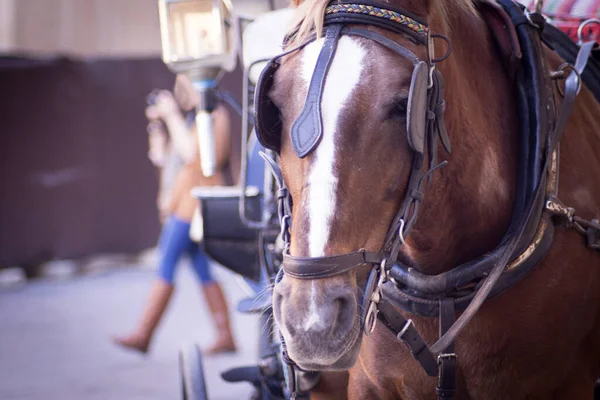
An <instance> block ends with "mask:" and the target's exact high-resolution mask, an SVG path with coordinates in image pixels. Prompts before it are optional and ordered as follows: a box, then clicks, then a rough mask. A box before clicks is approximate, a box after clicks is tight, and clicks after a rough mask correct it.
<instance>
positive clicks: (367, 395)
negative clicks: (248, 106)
mask: <svg viewBox="0 0 600 400" xmlns="http://www.w3.org/2000/svg"><path fill="white" fill-rule="evenodd" d="M475 3H477V2H475ZM327 4H328V0H307V1H306V2H305V3H304V4H302V5H301V6H300V8H299V10H298V13H299V21H300V28H299V29H296V30H295V35H296V38H295V42H296V43H301V42H303V41H304V39H306V38H308V35H309V33H310V32H311V31H316V32H318V33H320V32H321V30H322V25H323V15H324V10H325V8H326V6H327ZM385 4H387V5H389V7H390V8H393V9H402V10H405V11H406V12H407V14H409V15H411V16H413V17H414V18H415V19H417V20H422V21H428V26H429V29H430V30H431V31H432V32H435V33H439V34H443V35H445V36H447V37H448V38H449V39H450V42H451V43H452V44H453V50H452V54H451V56H450V57H449V58H448V59H446V60H445V61H444V62H442V63H440V64H439V65H438V66H437V68H438V70H439V71H440V72H441V75H442V76H443V79H444V81H445V91H446V96H445V101H446V106H447V108H446V112H445V125H446V127H447V132H448V136H449V139H450V141H451V143H452V152H451V154H450V155H448V156H445V152H444V151H443V150H442V149H441V148H440V150H439V154H437V156H438V157H440V158H443V157H447V160H448V161H449V163H448V165H447V166H446V167H445V168H443V169H441V170H440V171H439V172H437V173H436V175H435V178H434V179H433V182H432V184H431V186H430V188H429V189H428V190H427V191H426V196H425V199H424V201H423V203H422V204H421V206H420V210H419V216H418V219H417V220H416V223H415V224H414V226H413V227H412V229H411V231H410V235H408V237H407V238H406V240H405V241H404V238H403V241H404V244H403V245H402V246H401V248H400V254H399V255H398V259H399V260H402V261H403V262H404V263H405V264H408V265H410V266H411V268H412V269H414V270H416V271H418V272H420V273H421V274H423V275H425V276H430V275H436V274H441V273H444V272H446V271H450V270H452V269H453V268H455V267H456V266H457V265H460V264H463V263H465V262H467V261H469V260H472V259H474V258H476V257H478V256H481V255H483V254H485V253H486V252H489V251H491V250H492V249H494V248H495V247H496V246H497V245H498V244H499V242H500V241H501V239H502V237H503V235H504V234H505V232H506V230H507V228H508V227H509V224H510V223H511V216H512V210H513V208H514V207H515V202H516V196H517V194H516V189H515V187H516V186H517V185H516V182H517V180H518V177H519V174H521V173H522V171H520V170H519V167H518V164H519V162H518V156H517V155H518V153H519V143H520V142H519V139H518V135H519V128H518V127H519V116H518V115H519V114H518V112H519V110H518V107H517V104H516V101H515V96H516V89H515V85H514V84H513V79H514V75H511V73H510V71H509V70H508V69H507V68H505V63H503V62H502V61H501V59H500V58H501V55H500V54H499V52H498V47H499V46H498V45H497V43H496V41H495V40H494V38H493V37H492V34H491V31H490V28H489V27H488V25H487V24H486V23H485V21H484V19H483V18H482V16H481V14H480V12H479V11H478V9H477V8H476V7H475V5H474V2H472V1H471V0H452V1H447V0H389V1H388V2H386V3H385ZM368 29H369V31H372V32H376V33H378V34H379V35H381V36H385V37H386V38H389V39H391V40H393V41H394V42H395V43H397V44H398V45H400V46H401V47H402V48H404V49H408V50H410V51H411V52H413V53H414V54H415V55H416V56H417V57H418V58H419V59H421V60H427V59H428V54H427V46H423V45H421V44H419V43H417V42H416V41H415V40H413V39H412V38H411V37H410V35H405V34H401V33H396V32H392V31H390V30H388V29H384V28H382V27H380V26H369V27H368ZM509 39H510V38H509ZM323 42H324V39H318V40H316V41H314V42H312V43H310V44H308V45H306V46H305V47H303V48H301V49H300V50H298V51H296V52H293V53H291V54H290V55H288V56H286V57H284V58H283V59H282V62H281V67H280V68H279V69H278V70H277V72H276V74H275V75H274V83H273V86H272V89H271V90H270V92H269V97H270V99H271V100H272V101H273V103H274V104H275V105H276V106H277V107H278V108H279V111H280V118H281V126H282V132H283V134H282V135H281V147H280V154H279V155H280V158H279V164H280V165H281V168H282V171H283V176H284V180H285V183H286V186H287V187H288V188H289V193H290V194H291V199H292V201H293V209H292V210H293V211H292V220H291V229H290V237H289V243H290V248H289V253H290V256H292V257H313V258H319V257H325V256H334V255H338V254H346V253H349V252H354V251H357V250H359V249H365V250H367V251H369V252H374V253H377V252H380V251H381V249H382V246H383V245H384V243H385V241H386V234H387V232H388V228H389V227H390V224H391V222H392V221H393V220H394V218H395V216H396V214H397V212H398V209H399V208H400V207H401V203H402V201H403V199H404V198H405V196H406V193H405V192H406V187H407V185H408V184H409V176H410V174H411V172H410V171H411V168H412V165H411V160H412V159H413V152H414V149H413V147H414V144H412V143H410V142H409V141H408V140H407V134H408V132H407V128H405V126H406V118H407V108H409V107H410V105H409V104H407V102H408V101H409V94H410V85H411V77H412V76H413V64H411V62H409V60H407V58H406V57H401V56H399V55H398V53H397V52H395V51H392V50H390V49H389V48H387V47H385V46H382V45H380V44H379V43H376V42H375V41H373V40H369V39H367V38H362V37H355V36H349V35H343V34H342V36H341V37H340V39H339V40H338V42H337V48H336V51H335V55H334V56H333V59H332V60H331V62H330V64H329V65H328V66H327V67H328V71H326V76H327V79H326V80H325V81H324V82H325V83H324V86H323V87H322V88H321V89H322V95H321V100H320V111H321V119H322V126H321V129H322V134H321V137H319V138H318V146H316V148H315V149H314V151H312V150H313V149H311V151H309V152H308V153H306V154H305V153H302V154H301V157H299V155H298V154H299V153H298V149H297V146H296V145H295V143H293V142H292V140H290V134H289V132H290V131H291V130H292V128H293V125H294V123H295V121H296V120H297V118H298V116H299V115H300V113H301V111H302V110H303V108H305V103H306V99H307V91H308V88H309V87H311V85H312V84H311V79H313V78H314V76H315V74H316V73H317V72H315V65H318V64H319V63H318V58H319V56H320V51H321V46H323ZM290 46H291V45H290ZM445 52H446V45H445V44H444V43H443V41H436V45H435V54H437V55H439V54H444V53H445ZM500 53H502V52H500ZM546 56H547V57H548V60H549V64H550V66H551V68H552V69H553V70H556V69H557V68H558V66H559V65H560V64H561V63H562V60H561V59H560V58H559V57H558V56H557V55H555V54H554V53H553V52H551V51H550V50H547V51H546ZM554 95H555V97H556V98H557V99H559V100H558V101H559V103H560V96H559V95H558V93H555V94H554ZM599 126H600V105H599V104H598V103H597V102H596V100H595V98H594V97H593V95H592V94H591V93H590V92H589V91H588V90H587V89H586V88H583V89H582V90H581V92H580V93H579V95H578V97H577V102H576V104H575V109H574V111H573V113H572V115H571V117H570V120H569V122H568V125H567V127H566V130H565V134H564V138H563V139H562V141H561V149H560V150H561V151H560V169H559V172H560V178H561V179H560V188H559V197H560V198H561V199H562V200H563V201H564V202H565V203H566V204H568V205H569V206H571V207H574V208H575V209H576V210H577V213H578V214H579V215H580V216H582V217H585V218H593V217H594V216H595V217H598V216H600V181H599V178H598V177H599V176H600V134H599V128H598V127H599ZM435 151H436V152H437V149H436V150H435ZM431 156H432V155H431V154H430V157H431ZM599 267H600V255H599V254H597V253H596V252H594V251H592V250H590V249H589V248H586V246H585V243H584V242H582V239H581V237H580V236H579V235H578V234H577V233H576V232H575V231H573V230H567V229H566V228H564V227H557V229H556V233H555V235H554V241H553V245H552V248H551V250H550V251H549V253H548V254H547V255H546V257H545V258H544V259H543V261H542V262H540V263H539V264H538V265H536V267H535V268H534V269H533V270H532V271H531V272H530V273H529V274H528V275H527V276H526V277H525V278H524V279H523V280H521V281H520V282H518V283H517V284H515V285H514V286H512V287H511V288H510V289H509V290H507V291H505V292H503V293H502V294H499V295H498V296H496V297H494V298H492V299H490V300H488V301H487V302H486V303H485V304H484V305H483V306H482V308H481V309H480V310H479V311H478V313H477V314H476V315H475V317H474V318H473V319H472V320H471V321H470V323H469V324H468V325H467V326H466V327H465V329H463V330H462V331H461V332H460V334H459V335H458V336H457V338H456V341H455V346H456V348H455V352H456V354H458V373H457V387H458V388H457V389H458V390H457V393H456V398H460V399H487V400H490V399H586V398H591V397H592V393H593V386H594V382H595V380H596V378H597V377H598V376H600V319H599V317H600V314H599V312H600V268H599ZM370 268H371V267H370V266H369V265H362V266H361V267H359V268H352V269H348V270H347V271H345V272H343V273H337V274H335V275H332V276H329V277H321V278H320V279H296V278H294V277H292V276H290V275H289V274H284V275H283V277H282V279H281V281H280V282H278V283H277V284H276V286H275V291H274V299H273V306H274V315H275V318H276V321H277V323H278V325H279V327H280V330H281V332H282V335H283V338H284V339H285V343H286V346H287V352H288V355H289V356H290V357H291V359H293V360H294V361H295V362H296V363H297V364H298V365H299V366H300V367H303V368H306V369H312V370H331V369H333V370H346V369H349V376H350V378H349V385H348V396H349V398H351V399H398V398H402V399H432V398H434V397H435V393H436V392H435V387H436V379H435V378H433V377H430V376H427V374H426V373H425V372H424V371H423V370H422V369H421V367H420V365H419V363H417V362H416V361H415V360H414V359H413V357H411V355H410V353H409V351H408V350H407V349H406V347H405V346H403V345H401V344H400V343H399V341H398V340H397V339H396V337H395V336H394V335H393V334H392V333H391V332H390V330H389V329H388V328H387V327H386V326H385V325H384V324H381V323H379V324H377V325H376V326H375V330H374V331H373V333H372V334H371V335H370V336H366V337H364V338H363V334H362V329H361V311H362V310H361V309H360V306H359V305H358V303H359V300H360V293H362V291H363V288H364V285H365V279H366V277H367V275H368V274H369V270H370ZM397 312H399V313H401V314H403V315H404V316H406V317H407V318H409V317H410V318H412V320H413V321H414V323H415V325H416V327H417V328H418V330H419V331H420V332H421V335H422V336H423V338H424V339H425V340H426V341H427V342H428V343H430V344H431V343H433V342H434V341H435V340H436V339H437V335H438V321H437V319H435V318H427V317H420V316H418V315H411V314H410V313H407V312H406V311H403V310H400V309H398V310H397Z"/></svg>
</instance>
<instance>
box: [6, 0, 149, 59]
mask: <svg viewBox="0 0 600 400" xmlns="http://www.w3.org/2000/svg"><path fill="white" fill-rule="evenodd" d="M0 51H3V52H7V51H9V52H26V53H66V54H74V55H80V56H125V55H126V56H134V57H135V56H148V55H160V32H159V25H158V8H157V1H156V0H0Z"/></svg>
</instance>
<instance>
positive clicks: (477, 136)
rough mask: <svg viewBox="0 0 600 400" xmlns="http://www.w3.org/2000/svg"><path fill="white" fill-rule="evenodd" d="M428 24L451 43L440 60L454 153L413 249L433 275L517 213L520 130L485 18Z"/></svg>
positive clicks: (499, 231)
mask: <svg viewBox="0 0 600 400" xmlns="http://www.w3.org/2000/svg"><path fill="white" fill-rule="evenodd" d="M430 25H431V27H432V30H433V31H434V32H440V30H441V33H444V34H446V35H447V36H449V37H450V39H451V42H452V44H453V52H452V55H451V57H450V58H449V59H447V60H446V61H444V62H443V63H441V64H440V65H439V68H440V70H441V72H442V74H443V77H444V80H445V84H446V104H447V111H446V125H447V128H448V132H449V136H450V139H451V141H452V154H451V155H450V156H449V157H448V160H449V165H448V166H447V167H445V168H444V169H443V170H442V171H441V172H440V173H438V175H437V177H436V179H435V182H434V184H433V186H432V188H431V189H430V190H429V192H428V193H427V194H426V198H425V202H424V204H423V208H422V212H421V214H420V216H419V221H418V223H417V225H416V226H415V230H414V231H413V233H412V234H411V237H412V244H413V246H414V247H413V248H412V249H408V251H409V252H410V253H411V254H410V255H411V256H412V257H413V258H414V259H415V261H417V263H418V264H419V265H420V266H421V268H422V272H424V273H427V274H435V273H440V272H443V271H445V270H448V269H451V268H453V267H455V266H456V265H457V264H459V263H463V262H466V261H468V260H470V259H472V258H475V257H477V256H478V255H481V254H483V253H485V252H486V251H489V250H491V249H493V248H494V247H495V246H496V245H497V244H498V243H499V241H500V240H501V237H502V235H503V234H504V232H505V231H506V229H507V227H508V223H509V220H510V216H511V212H512V204H513V198H514V187H515V184H514V182H515V180H516V162H517V161H516V154H517V145H516V132H517V129H516V109H515V106H514V102H513V100H512V99H513V94H512V91H511V89H509V88H510V87H511V86H512V85H511V84H510V81H509V79H508V77H507V75H506V74H505V72H504V70H503V69H502V63H501V62H500V60H498V56H497V54H496V52H495V51H494V47H493V43H492V41H491V40H492V39H491V38H490V36H489V33H488V30H487V27H486V25H485V23H484V22H483V21H481V20H480V19H479V17H477V16H475V15H470V14H469V15H467V14H460V13H458V15H456V16H454V17H452V19H451V20H445V21H443V22H439V21H435V20H432V21H430ZM438 27H439V28H438ZM448 28H449V30H448ZM436 29H438V30H437V31H436ZM444 29H445V31H444ZM436 52H437V49H436ZM437 53H438V54H442V50H441V49H440V51H439V52H437ZM409 243H410V242H409Z"/></svg>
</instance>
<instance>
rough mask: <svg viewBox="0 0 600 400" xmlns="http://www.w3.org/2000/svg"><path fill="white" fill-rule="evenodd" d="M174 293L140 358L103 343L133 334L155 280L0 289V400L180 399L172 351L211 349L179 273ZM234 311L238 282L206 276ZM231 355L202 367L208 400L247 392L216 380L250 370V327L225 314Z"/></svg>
mask: <svg viewBox="0 0 600 400" xmlns="http://www.w3.org/2000/svg"><path fill="white" fill-rule="evenodd" d="M181 267H182V268H180V271H179V272H178V274H179V275H178V277H177V291H176V294H175V296H174V299H173V301H172V304H171V306H170V309H169V310H167V314H166V316H165V318H164V319H163V322H162V325H161V326H160V327H159V329H158V331H157V334H156V336H155V339H154V342H153V345H152V349H151V353H150V354H149V355H148V356H146V357H144V356H140V355H138V354H134V353H132V352H128V351H124V350H121V349H119V348H117V347H116V346H114V345H113V344H112V342H111V341H110V337H111V335H112V334H115V333H117V334H118V333H125V332H127V331H129V330H130V329H131V328H133V326H134V324H135V323H136V322H137V320H138V318H139V315H140V313H141V311H142V308H143V305H144V301H145V300H146V296H147V294H148V289H149V286H150V282H151V280H152V278H153V277H154V272H153V271H151V270H148V269H140V268H134V266H131V267H124V268H118V269H112V270H109V271H105V272H103V273H100V274H96V275H94V276H83V277H76V278H71V279H68V280H60V281H56V280H54V281H48V280H45V281H44V280H40V281H34V282H32V283H29V284H26V285H21V286H14V287H9V288H3V289H0V399H2V400H25V399H27V400H29V399H36V400H37V399H44V400H55V399H56V400H83V399H86V400H87V399H90V400H143V399H179V398H181V394H180V393H181V390H180V384H179V372H178V359H177V357H178V355H177V354H178V349H179V347H180V346H181V345H182V344H184V343H191V342H197V343H199V344H200V345H201V346H207V345H209V344H210V342H211V340H212V338H213V331H212V324H211V321H210V316H209V314H208V310H207V307H206V304H205V303H204V300H203V298H202V296H201V294H200V292H199V291H198V290H197V283H196V280H195V277H194V276H193V274H192V272H191V271H190V269H189V268H187V265H186V266H183V265H182V266H181ZM215 269H216V271H215V273H216V275H217V277H218V278H219V280H220V281H221V282H222V283H224V289H225V291H226V293H227V296H228V298H229V299H230V304H232V305H234V304H235V303H236V302H237V300H239V299H241V298H243V297H245V296H246V295H247V294H246V293H245V292H244V289H243V287H242V285H240V284H239V280H238V279H237V278H236V277H235V276H234V275H233V274H231V273H229V272H228V271H226V270H225V269H223V268H221V267H218V268H215ZM232 316H233V327H234V332H235V336H236V339H237V341H238V345H239V348H240V350H239V351H238V353H237V354H235V355H224V356H217V357H214V358H210V359H208V358H207V359H205V362H204V369H205V374H206V375H207V382H208V390H209V398H210V400H229V399H235V400H238V399H247V398H249V396H250V393H251V386H250V385H249V384H246V383H239V384H228V383H226V382H223V381H222V380H221V378H220V372H222V371H224V370H226V369H227V368H229V367H235V366H242V365H250V364H253V363H255V362H256V357H257V356H256V345H255V344H256V343H257V340H258V329H259V327H258V319H257V317H256V316H248V315H241V314H239V313H237V312H235V311H232Z"/></svg>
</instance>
